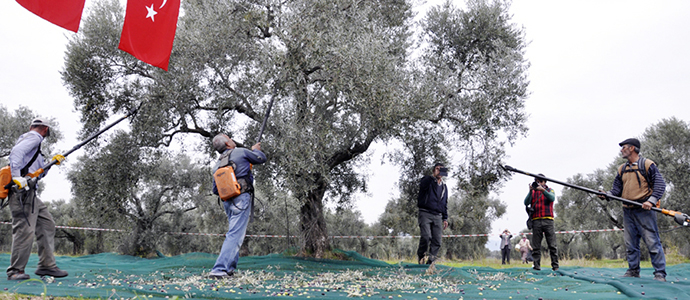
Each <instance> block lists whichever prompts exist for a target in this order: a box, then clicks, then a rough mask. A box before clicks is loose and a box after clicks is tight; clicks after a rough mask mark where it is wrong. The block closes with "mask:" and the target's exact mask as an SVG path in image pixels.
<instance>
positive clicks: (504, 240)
mask: <svg viewBox="0 0 690 300" xmlns="http://www.w3.org/2000/svg"><path fill="white" fill-rule="evenodd" d="M499 237H500V238H501V264H502V265H505V264H506V261H507V262H508V264H510V248H511V247H510V239H512V238H513V235H512V234H511V233H510V231H508V229H506V230H503V233H501V235H499Z"/></svg>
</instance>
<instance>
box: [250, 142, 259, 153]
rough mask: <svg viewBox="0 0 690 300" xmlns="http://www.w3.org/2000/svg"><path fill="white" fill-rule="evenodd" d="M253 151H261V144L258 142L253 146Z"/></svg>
mask: <svg viewBox="0 0 690 300" xmlns="http://www.w3.org/2000/svg"><path fill="white" fill-rule="evenodd" d="M252 150H259V151H261V142H258V143H256V144H254V146H252Z"/></svg>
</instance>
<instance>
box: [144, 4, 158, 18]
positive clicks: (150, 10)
mask: <svg viewBox="0 0 690 300" xmlns="http://www.w3.org/2000/svg"><path fill="white" fill-rule="evenodd" d="M144 6H145V7H146V10H148V11H149V13H148V14H147V15H146V18H147V19H148V18H151V22H156V20H154V19H153V16H155V15H157V14H158V13H157V12H156V11H155V10H153V3H151V7H148V6H146V5H144Z"/></svg>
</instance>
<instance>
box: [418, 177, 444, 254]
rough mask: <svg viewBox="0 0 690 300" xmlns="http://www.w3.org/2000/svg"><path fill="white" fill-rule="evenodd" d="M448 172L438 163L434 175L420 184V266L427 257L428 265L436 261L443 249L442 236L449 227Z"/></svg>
mask: <svg viewBox="0 0 690 300" xmlns="http://www.w3.org/2000/svg"><path fill="white" fill-rule="evenodd" d="M447 172H448V169H446V168H444V166H443V164H442V163H436V164H435V165H434V171H433V173H432V175H431V176H429V175H427V176H424V177H423V178H422V181H421V182H420V183H419V195H418V196H417V207H418V208H419V217H418V220H419V231H420V234H421V238H420V239H419V248H418V249H417V259H418V261H419V263H420V264H423V263H424V256H425V255H426V256H428V259H427V261H426V263H427V264H432V263H433V262H434V261H435V260H436V258H437V255H438V250H439V249H440V248H441V235H442V233H443V230H444V229H446V228H447V227H448V207H447V203H448V188H447V187H446V184H445V183H444V182H443V176H448V173H447ZM427 250H428V253H427Z"/></svg>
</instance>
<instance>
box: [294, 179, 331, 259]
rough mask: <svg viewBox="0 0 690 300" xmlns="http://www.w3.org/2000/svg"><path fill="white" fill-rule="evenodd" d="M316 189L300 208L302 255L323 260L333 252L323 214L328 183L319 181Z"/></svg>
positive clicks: (309, 194)
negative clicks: (328, 252)
mask: <svg viewBox="0 0 690 300" xmlns="http://www.w3.org/2000/svg"><path fill="white" fill-rule="evenodd" d="M317 182H318V183H317V185H316V188H314V189H312V190H310V191H309V192H308V193H307V195H306V199H303V200H302V207H301V208H300V229H301V230H300V255H302V256H307V255H308V256H312V257H315V258H322V257H323V255H324V252H326V251H329V250H331V244H330V242H329V240H328V230H327V229H326V219H325V218H324V213H323V196H324V194H325V193H326V183H325V182H324V180H323V178H321V177H319V179H317Z"/></svg>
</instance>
